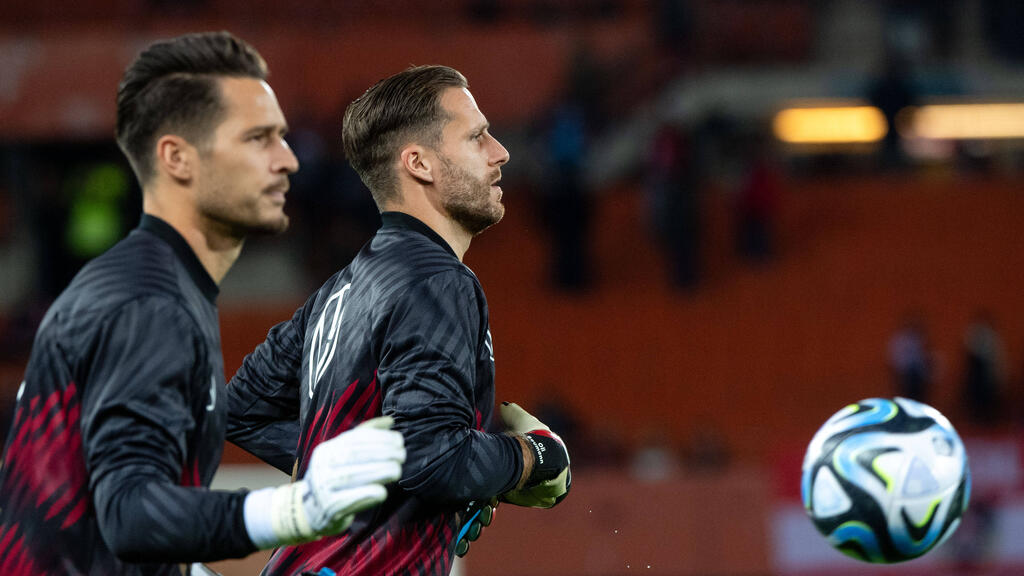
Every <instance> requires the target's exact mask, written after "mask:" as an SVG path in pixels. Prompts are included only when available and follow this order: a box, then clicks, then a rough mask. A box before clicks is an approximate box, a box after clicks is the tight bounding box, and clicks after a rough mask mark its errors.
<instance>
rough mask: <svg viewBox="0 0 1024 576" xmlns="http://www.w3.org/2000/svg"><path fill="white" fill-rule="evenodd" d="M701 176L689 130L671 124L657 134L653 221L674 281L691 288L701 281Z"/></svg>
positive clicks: (650, 180)
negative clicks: (688, 134)
mask: <svg viewBox="0 0 1024 576" xmlns="http://www.w3.org/2000/svg"><path fill="white" fill-rule="evenodd" d="M700 187H701V179H700V174H699V170H698V166H697V163H696V162H695V159H694V154H693V150H692V147H691V145H690V140H689V138H688V137H687V134H686V132H685V131H684V130H683V129H682V128H680V127H678V126H673V125H671V124H666V125H664V126H662V127H661V128H660V129H659V130H658V132H657V133H656V134H655V136H654V140H653V141H652V143H651V146H650V151H649V153H648V162H647V195H648V206H649V211H650V221H651V224H652V227H653V228H654V233H655V236H656V238H657V240H658V243H659V244H660V245H661V247H662V248H663V249H664V250H665V252H666V253H667V254H668V257H669V270H670V277H671V279H672V284H673V285H674V286H675V287H676V288H681V289H690V288H694V287H696V286H697V284H698V282H699V280H700V244H701V243H700V238H701V224H700V222H701V202H700Z"/></svg>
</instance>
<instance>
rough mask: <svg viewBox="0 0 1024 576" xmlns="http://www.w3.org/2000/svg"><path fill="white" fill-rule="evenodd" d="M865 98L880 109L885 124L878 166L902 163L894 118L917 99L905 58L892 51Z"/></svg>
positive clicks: (900, 144)
mask: <svg viewBox="0 0 1024 576" xmlns="http://www.w3.org/2000/svg"><path fill="white" fill-rule="evenodd" d="M868 100H869V101H870V102H871V104H872V105H874V106H875V107H877V108H878V109H879V110H881V112H882V115H883V116H885V122H886V124H887V125H888V132H886V134H885V138H883V139H882V150H881V160H882V167H883V168H900V167H903V166H904V165H906V161H907V158H906V154H905V153H904V150H903V145H902V142H901V140H900V134H899V131H898V130H897V127H896V118H897V116H898V115H899V113H900V111H901V110H903V109H905V108H907V107H909V106H914V105H915V104H916V103H917V93H916V90H915V88H914V79H913V76H912V70H911V67H910V63H909V62H908V61H907V59H906V58H904V57H901V56H894V55H890V56H889V57H887V58H885V60H884V61H883V62H882V65H881V67H880V70H879V71H878V74H877V76H876V77H875V79H874V80H872V83H871V86H870V88H869V89H868Z"/></svg>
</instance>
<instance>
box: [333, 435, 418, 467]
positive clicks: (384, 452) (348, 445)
mask: <svg viewBox="0 0 1024 576" xmlns="http://www.w3.org/2000/svg"><path fill="white" fill-rule="evenodd" d="M320 446H324V448H323V450H324V451H326V452H329V453H330V454H331V459H332V460H356V461H360V462H365V461H376V460H391V459H395V458H400V459H401V460H402V461H404V460H405V440H404V439H403V438H402V435H401V434H400V433H398V432H395V431H394V430H377V429H375V428H366V429H356V428H353V429H352V430H349V431H348V432H344V433H342V434H340V435H338V436H335V437H334V438H331V439H330V440H327V441H326V442H324V443H322V444H321V445H320ZM320 446H317V448H320Z"/></svg>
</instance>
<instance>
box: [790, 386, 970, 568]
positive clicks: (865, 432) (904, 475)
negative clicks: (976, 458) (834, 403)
mask: <svg viewBox="0 0 1024 576" xmlns="http://www.w3.org/2000/svg"><path fill="white" fill-rule="evenodd" d="M970 493H971V474H970V470H969V469H968V466H967V453H966V451H965V450H964V444H963V442H962V441H961V440H960V437H959V436H958V435H957V433H956V430H954V429H953V426H952V425H951V424H950V423H949V420H947V419H946V417H945V416H943V415H942V414H940V413H939V411H938V410H936V409H934V408H932V407H931V406H928V405H926V404H922V403H920V402H915V401H914V400H908V399H906V398H896V399H893V400H889V399H884V398H869V399H867V400H861V401H860V402H858V403H856V404H850V405H849V406H846V407H845V408H843V409H842V410H840V411H839V412H836V413H835V415H833V416H832V417H831V418H829V419H828V421H827V422H825V424H824V425H823V426H822V427H821V429H820V430H818V432H817V434H815V435H814V438H813V439H812V440H811V444H810V446H808V447H807V454H806V455H805V456H804V463H803V473H802V475H801V481H800V495H801V498H802V499H803V503H804V509H805V510H806V511H807V514H808V515H809V516H810V517H811V520H812V521H813V522H814V525H815V527H817V529H818V531H819V532H821V533H822V534H824V535H825V537H826V538H827V539H828V541H829V543H830V544H831V545H832V546H834V547H835V548H837V549H839V550H840V551H842V552H843V553H845V554H847V555H849V556H852V557H853V558H856V559H858V560H863V561H866V562H877V563H892V562H902V561H904V560H910V559H911V558H917V557H918V556H921V555H922V554H924V553H925V552H928V551H929V550H931V549H932V548H934V547H935V546H937V545H938V544H940V543H942V542H944V541H945V540H946V539H947V538H949V536H950V535H951V534H952V533H953V531H954V530H956V527H957V526H958V525H959V524H960V517H961V516H963V514H964V511H966V510H967V502H968V499H969V498H970Z"/></svg>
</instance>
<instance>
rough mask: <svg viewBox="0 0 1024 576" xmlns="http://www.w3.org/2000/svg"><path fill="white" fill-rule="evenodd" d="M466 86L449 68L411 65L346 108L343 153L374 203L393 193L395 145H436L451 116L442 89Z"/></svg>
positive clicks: (380, 203)
mask: <svg viewBox="0 0 1024 576" xmlns="http://www.w3.org/2000/svg"><path fill="white" fill-rule="evenodd" d="M468 87H469V83H468V82H467V81H466V77H465V76H463V75H462V74H461V73H459V71H458V70H455V69H454V68H449V67H448V66H413V67H411V68H407V69H405V70H403V71H402V72H399V73H398V74H395V75H394V76H390V77H388V78H385V79H384V80H381V81H380V82H377V83H376V84H374V85H373V86H371V87H370V89H369V90H367V91H366V92H365V93H364V94H363V95H362V96H360V97H359V98H357V99H356V100H355V101H354V102H352V103H351V104H349V106H348V108H346V109H345V119H344V122H343V126H342V141H343V143H344V146H345V156H346V157H347V158H348V161H349V164H351V165H352V168H353V169H355V171H356V172H357V173H358V174H359V177H360V178H362V180H363V183H364V184H366V186H367V188H369V189H370V193H371V194H372V195H373V200H374V201H375V202H376V203H377V207H378V208H381V209H383V208H384V203H385V202H387V201H388V200H391V199H393V198H395V197H396V196H397V195H398V179H397V176H396V174H395V172H394V169H393V167H392V165H393V163H394V161H395V154H396V153H397V152H398V150H399V148H400V147H401V146H403V145H405V144H406V143H408V142H409V141H412V140H416V141H419V142H420V143H421V144H424V145H426V146H431V147H436V146H437V145H439V144H440V142H441V132H442V130H443V129H444V125H445V123H446V122H447V121H448V120H449V119H450V118H449V117H448V114H447V113H446V112H445V110H444V108H442V107H441V93H442V92H443V91H444V90H446V89H448V88H468Z"/></svg>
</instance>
